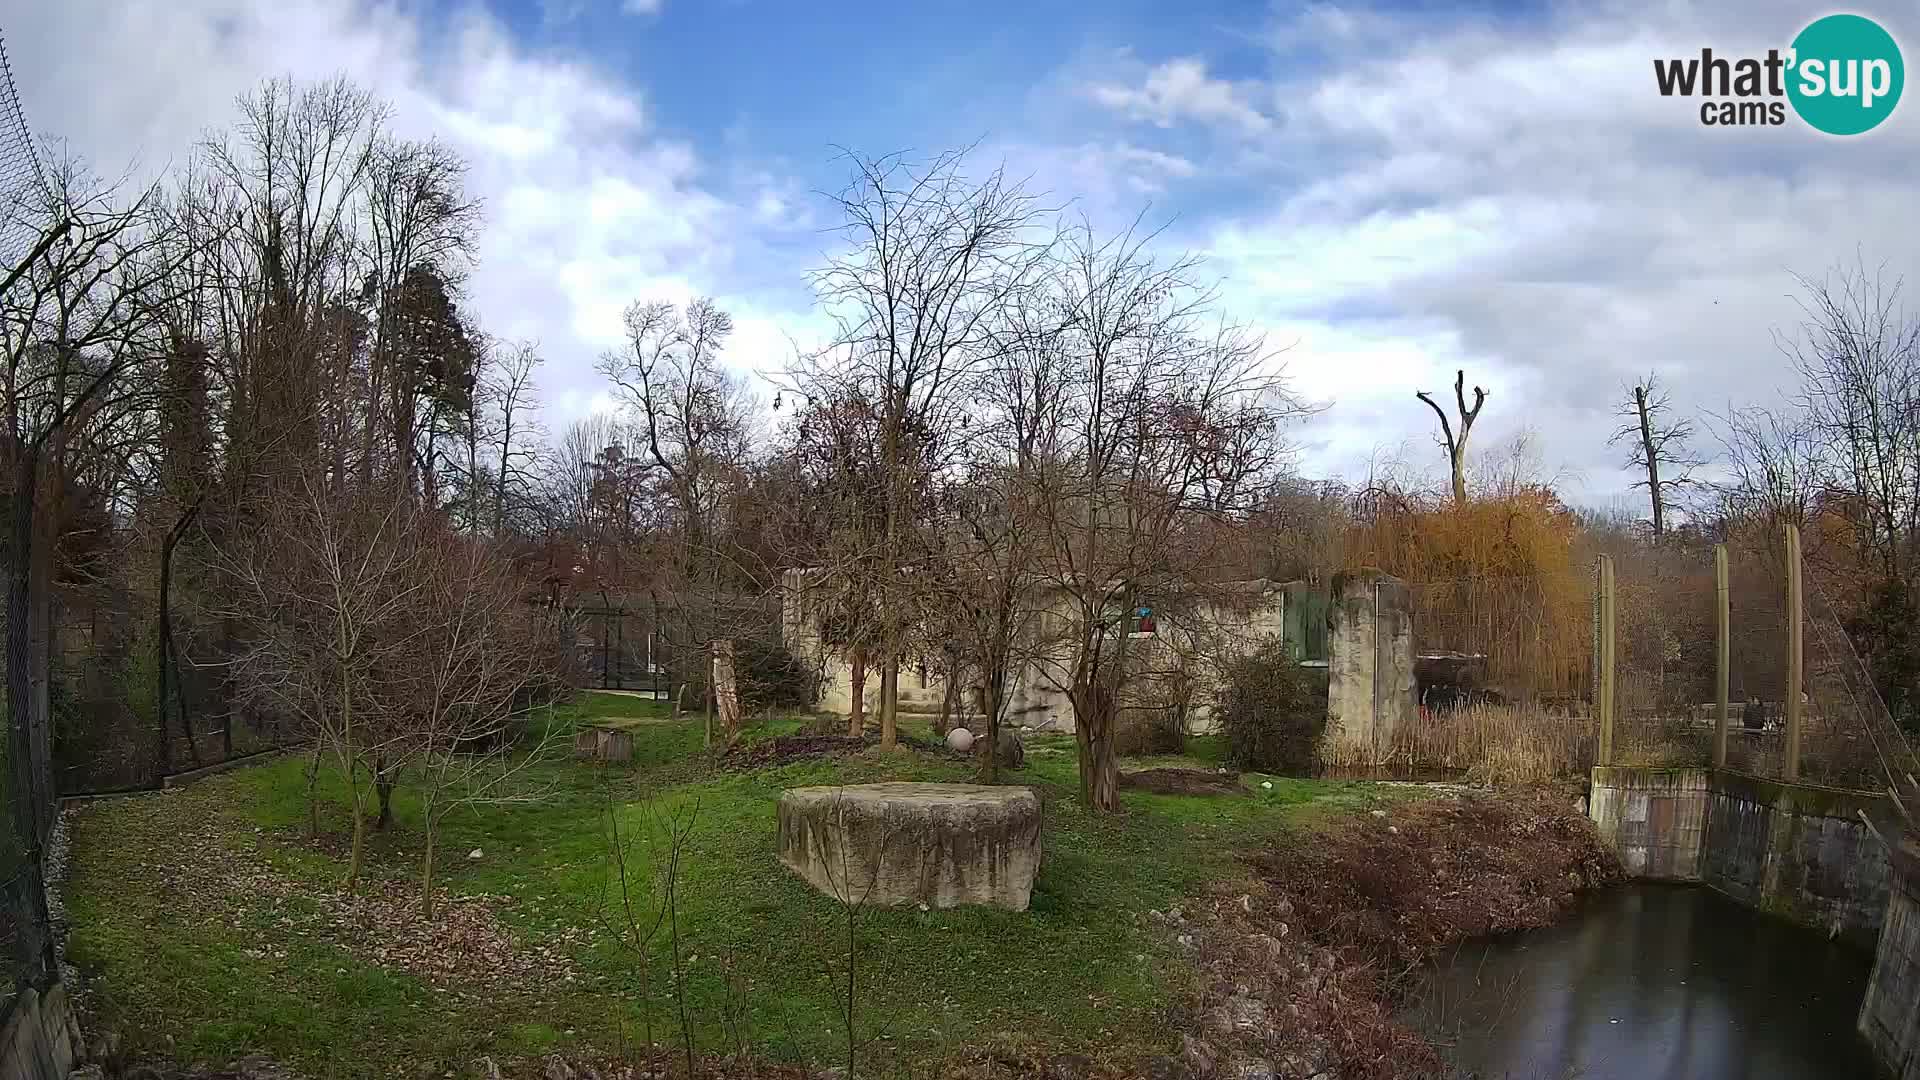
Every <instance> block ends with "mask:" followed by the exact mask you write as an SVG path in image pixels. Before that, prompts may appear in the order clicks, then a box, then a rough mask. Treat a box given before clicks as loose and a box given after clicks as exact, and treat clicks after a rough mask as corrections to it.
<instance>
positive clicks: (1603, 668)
mask: <svg viewBox="0 0 1920 1080" xmlns="http://www.w3.org/2000/svg"><path fill="white" fill-rule="evenodd" d="M1595 578H1596V579H1597V584H1598V586H1599V595H1598V596H1597V597H1596V598H1595V605H1594V621H1593V632H1594V643H1593V646H1594V647H1593V662H1594V684H1593V707H1594V711H1596V712H1597V713H1599V718H1600V746H1599V748H1598V750H1597V751H1596V752H1595V755H1594V757H1595V764H1598V765H1611V764H1613V724H1614V708H1615V702H1614V687H1615V686H1616V685H1617V682H1616V679H1615V673H1614V595H1613V557H1612V556H1610V555H1602V556H1600V559H1599V562H1598V564H1597V565H1596V566H1595Z"/></svg>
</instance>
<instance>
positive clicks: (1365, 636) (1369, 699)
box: [1320, 569, 1416, 767]
mask: <svg viewBox="0 0 1920 1080" xmlns="http://www.w3.org/2000/svg"><path fill="white" fill-rule="evenodd" d="M1328 621H1329V622H1330V624H1331V626H1330V628H1329V633H1328V635H1327V730H1326V734H1325V736H1324V737H1323V739H1322V742H1321V748H1320V756H1321V760H1322V761H1323V762H1324V763H1325V764H1327V765H1329V766H1334V767H1354V766H1372V765H1380V764H1384V763H1385V762H1386V760H1387V756H1388V755H1389V754H1390V753H1391V752H1392V749H1393V738H1394V733H1395V732H1398V731H1400V730H1401V729H1402V728H1403V727H1409V726H1411V725H1412V724H1413V723H1414V722H1415V720H1416V710H1415V708H1414V697H1413V614H1412V612H1411V610H1410V608H1409V597H1408V592H1407V585H1406V582H1404V581H1401V580H1400V579H1399V578H1396V577H1393V576H1391V575H1389V574H1385V573H1382V572H1381V571H1379V570H1371V569H1364V570H1353V571H1348V572H1346V573H1343V574H1339V575H1337V576H1336V577H1335V578H1334V579H1333V602H1332V606H1331V608H1330V609H1329V612H1328Z"/></svg>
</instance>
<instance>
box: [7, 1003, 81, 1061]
mask: <svg viewBox="0 0 1920 1080" xmlns="http://www.w3.org/2000/svg"><path fill="white" fill-rule="evenodd" d="M81 1053H82V1046H81V1042H80V1024H79V1021H78V1020H77V1019H75V1017H74V1015H73V1009H72V1007H71V1004H70V1003H69V1002H68V1000H67V988H66V987H65V986H62V985H61V984H59V983H54V984H53V986H52V987H51V988H49V989H48V990H47V991H46V992H45V993H41V992H39V991H36V990H34V989H33V988H32V987H27V988H25V989H22V990H21V991H20V993H19V996H17V997H15V998H14V1000H13V1005H12V1007H11V1008H9V1009H8V1010H7V1014H6V1023H5V1025H4V1026H0V1080H66V1078H67V1074H68V1073H70V1072H72V1071H73V1067H74V1065H75V1064H76V1063H77V1062H78V1061H79V1060H80V1056H81Z"/></svg>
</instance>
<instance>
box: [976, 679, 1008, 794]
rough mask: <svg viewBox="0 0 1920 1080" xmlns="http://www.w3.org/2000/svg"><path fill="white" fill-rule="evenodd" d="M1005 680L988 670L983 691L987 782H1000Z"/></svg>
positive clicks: (981, 702) (981, 705)
mask: <svg viewBox="0 0 1920 1080" xmlns="http://www.w3.org/2000/svg"><path fill="white" fill-rule="evenodd" d="M1003 681H1004V680H1003V679H1002V677H1001V676H1000V675H998V674H996V673H994V672H988V674H987V685H986V687H985V689H984V690H983V691H982V692H981V697H980V711H981V712H983V713H985V714H986V717H987V783H989V784H997V783H999V782H1000V693H1001V684H1002V682H1003Z"/></svg>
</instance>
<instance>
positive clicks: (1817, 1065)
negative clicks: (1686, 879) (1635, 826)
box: [1409, 885, 1877, 1080]
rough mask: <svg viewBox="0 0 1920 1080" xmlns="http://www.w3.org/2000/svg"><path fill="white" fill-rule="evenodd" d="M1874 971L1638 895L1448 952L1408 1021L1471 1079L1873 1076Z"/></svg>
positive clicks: (1770, 929) (1750, 916) (1682, 896)
mask: <svg viewBox="0 0 1920 1080" xmlns="http://www.w3.org/2000/svg"><path fill="white" fill-rule="evenodd" d="M1872 965H1873V957H1872V956H1871V955H1870V954H1868V953H1867V952H1865V951H1863V950H1862V949H1860V948H1859V947H1858V946H1854V945H1847V944H1843V943H1841V942H1838V941H1829V940H1828V939H1827V938H1826V937H1825V936H1824V935H1822V934H1819V933H1815V932H1813V931H1810V930H1804V929H1801V928H1799V927H1795V926H1792V925H1790V924H1788V923H1785V922H1782V921H1780V920H1777V919H1773V918H1770V917H1768V916H1765V915H1761V914H1758V913H1757V912H1753V911H1750V910H1748V909H1746V908H1743V907H1741V906H1739V905H1738V904H1735V903H1734V902H1732V901H1731V900H1728V899H1726V898H1725V897H1723V896H1721V895H1719V894H1718V893H1715V892H1712V891H1711V890H1708V889H1704V888H1684V887H1680V886H1657V885H1636V886H1630V887H1627V888H1621V889H1615V890H1611V891H1609V892H1606V893H1603V894H1600V895H1598V896H1595V897H1594V898H1593V899H1591V900H1590V901H1589V902H1588V903H1587V904H1586V905H1585V906H1584V907H1583V908H1582V909H1581V910H1580V911H1579V912H1577V913H1576V914H1574V915H1573V916H1571V917H1569V918H1568V919H1567V920H1566V921H1564V922H1562V923H1561V924H1560V925H1558V926H1554V927H1550V928H1548V929H1545V930H1537V931H1531V932H1528V933H1524V934H1516V935H1512V936H1510V937H1505V938H1501V939H1498V940H1494V941H1490V942H1474V943H1470V944H1467V945H1464V946H1462V947H1461V948H1460V949H1458V950H1457V951H1456V952H1454V953H1453V954H1451V955H1450V956H1449V957H1447V958H1445V960H1444V961H1443V963H1442V964H1441V966H1440V967H1439V969H1438V970H1437V971H1435V972H1434V973H1433V975H1432V976H1431V978H1430V979H1429V981H1428V982H1427V984H1426V986H1425V987H1424V993H1422V994H1421V995H1420V998H1419V1004H1418V1005H1417V1006H1416V1007H1415V1008H1414V1009H1413V1010H1412V1011H1411V1013H1410V1015H1409V1019H1410V1020H1412V1021H1413V1022H1414V1023H1416V1024H1418V1025H1419V1026H1420V1027H1421V1029H1422V1030H1424V1031H1426V1032H1428V1033H1429V1034H1430V1035H1432V1036H1433V1037H1434V1038H1435V1040H1436V1041H1437V1042H1439V1043H1440V1045H1441V1046H1442V1047H1443V1048H1444V1052H1445V1053H1446V1054H1447V1056H1448V1059H1449V1060H1450V1061H1451V1062H1452V1063H1453V1064H1454V1066H1455V1069H1456V1075H1458V1076H1461V1077H1479V1078H1482V1080H1495V1078H1514V1080H1518V1078H1523V1077H1524V1078H1528V1080H1534V1078H1543V1080H1576V1078H1577V1080H1704V1078H1715V1080H1718V1078H1727V1080H1736V1078H1747V1077H1751V1078H1754V1080H1760V1078H1766V1080H1801V1078H1806V1080H1813V1078H1820V1080H1851V1078H1854V1077H1865V1078H1871V1077H1874V1076H1876V1075H1877V1074H1876V1072H1875V1070H1874V1066H1873V1063H1872V1059H1871V1057H1869V1055H1868V1054H1867V1049H1866V1046H1865V1044H1864V1043H1863V1042H1862V1041H1861V1039H1860V1037H1859V1035H1857V1034H1856V1033H1855V1032H1854V1028H1853V1024H1854V1014H1855V1013H1856V1012H1857V1011H1858V1009H1859V1007H1860V997H1861V995H1862V993H1864V992H1865V990H1866V985H1867V974H1868V972H1869V970H1870V969H1871V968H1872Z"/></svg>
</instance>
